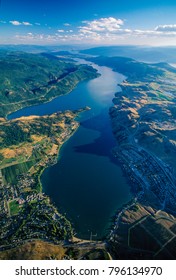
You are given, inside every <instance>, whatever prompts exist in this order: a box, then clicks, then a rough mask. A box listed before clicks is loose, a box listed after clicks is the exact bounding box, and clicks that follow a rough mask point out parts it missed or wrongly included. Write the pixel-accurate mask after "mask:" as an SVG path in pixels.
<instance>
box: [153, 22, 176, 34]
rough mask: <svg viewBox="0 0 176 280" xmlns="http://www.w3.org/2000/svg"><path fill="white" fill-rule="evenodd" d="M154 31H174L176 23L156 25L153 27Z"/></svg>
mask: <svg viewBox="0 0 176 280" xmlns="http://www.w3.org/2000/svg"><path fill="white" fill-rule="evenodd" d="M155 31H162V32H176V24H170V25H158V26H157V27H156V28H155Z"/></svg>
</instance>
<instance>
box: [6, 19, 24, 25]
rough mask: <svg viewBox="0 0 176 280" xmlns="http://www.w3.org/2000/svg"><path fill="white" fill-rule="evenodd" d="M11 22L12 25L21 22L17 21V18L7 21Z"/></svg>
mask: <svg viewBox="0 0 176 280" xmlns="http://www.w3.org/2000/svg"><path fill="white" fill-rule="evenodd" d="M9 22H10V23H11V24H13V25H21V24H22V23H21V22H19V21H17V20H11V21H9Z"/></svg>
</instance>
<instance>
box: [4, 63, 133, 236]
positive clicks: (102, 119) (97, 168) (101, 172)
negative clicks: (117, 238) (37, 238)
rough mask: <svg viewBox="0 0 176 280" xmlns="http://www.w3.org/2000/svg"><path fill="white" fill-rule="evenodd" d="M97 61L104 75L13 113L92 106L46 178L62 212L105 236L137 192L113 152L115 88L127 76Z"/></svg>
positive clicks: (80, 227) (82, 230)
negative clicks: (112, 124)
mask: <svg viewBox="0 0 176 280" xmlns="http://www.w3.org/2000/svg"><path fill="white" fill-rule="evenodd" d="M92 65H93V67H95V68H96V69H97V70H98V71H99V73H100V74H101V76H100V77H98V78H96V79H93V80H90V81H84V82H82V83H80V84H79V85H78V86H77V88H75V89H74V90H73V91H72V92H71V93H70V94H68V95H65V96H61V97H58V98H55V99H54V100H52V101H51V102H48V103H46V104H41V105H37V106H33V107H28V108H24V109H22V110H19V111H17V112H15V113H13V114H11V115H9V117H8V118H9V119H12V118H17V117H21V116H29V115H45V114H52V113H54V112H57V111H60V110H68V109H70V110H73V109H78V108H81V107H85V106H89V107H91V110H89V111H86V112H84V113H82V114H81V115H80V116H79V118H78V121H79V122H80V124H81V125H80V127H79V129H78V130H77V131H76V132H75V134H74V135H73V136H72V137H71V138H70V139H69V140H68V141H67V142H66V143H65V144H64V145H63V146H62V148H61V152H60V155H59V161H58V163H57V164H56V165H54V166H51V167H49V168H47V169H46V170H45V171H44V173H43V175H42V177H41V180H42V184H43V190H44V192H45V193H47V194H48V195H49V196H50V197H51V200H52V201H53V202H54V204H55V205H56V206H57V207H58V209H59V211H60V212H62V213H66V216H67V218H68V219H69V220H70V221H71V222H72V224H73V227H74V228H75V231H76V232H77V236H78V237H80V238H89V237H90V234H91V232H92V234H93V235H95V236H96V237H94V239H100V238H102V237H103V236H104V235H105V234H106V232H107V229H108V226H109V225H110V218H111V217H112V216H113V214H114V213H115V211H116V210H117V209H118V208H119V207H121V206H122V205H123V204H124V203H127V202H128V201H129V200H130V199H131V194H130V187H129V185H128V183H127V180H126V178H125V177H124V176H123V173H122V170H121V167H120V166H119V165H118V163H117V161H116V159H115V158H114V157H113V156H112V153H111V150H112V148H113V147H114V146H115V145H116V143H115V139H114V136H113V134H112V131H111V122H110V118H109V107H110V106H111V105H112V99H113V96H114V93H115V92H117V91H119V90H120V88H119V87H118V86H117V83H120V82H122V81H123V80H124V78H125V77H124V76H123V75H121V74H118V73H116V72H113V71H112V70H111V69H110V68H107V67H99V66H97V65H95V64H92Z"/></svg>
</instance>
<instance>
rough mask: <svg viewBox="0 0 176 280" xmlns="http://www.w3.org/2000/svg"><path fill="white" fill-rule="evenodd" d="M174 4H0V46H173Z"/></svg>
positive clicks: (145, 0)
mask: <svg viewBox="0 0 176 280" xmlns="http://www.w3.org/2000/svg"><path fill="white" fill-rule="evenodd" d="M175 15H176V0H173V1H172V0H165V1H163V0H125V1H123V0H120V1H119V0H42V1H40V0H23V1H22V0H1V1H0V44H34V45H35V44H37V45H48V44H51V45H58V44H59V45H60V44H64V45H67V44H81V45H153V46H160V45H174V46H175V45H176V16H175Z"/></svg>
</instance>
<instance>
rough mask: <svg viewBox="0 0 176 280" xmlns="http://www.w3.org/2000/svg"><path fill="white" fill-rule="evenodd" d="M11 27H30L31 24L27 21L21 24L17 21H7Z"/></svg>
mask: <svg viewBox="0 0 176 280" xmlns="http://www.w3.org/2000/svg"><path fill="white" fill-rule="evenodd" d="M9 22H10V23H11V24H12V25H15V26H19V25H27V26H29V25H32V23H30V22H28V21H23V22H20V21H18V20H11V21H9Z"/></svg>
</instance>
